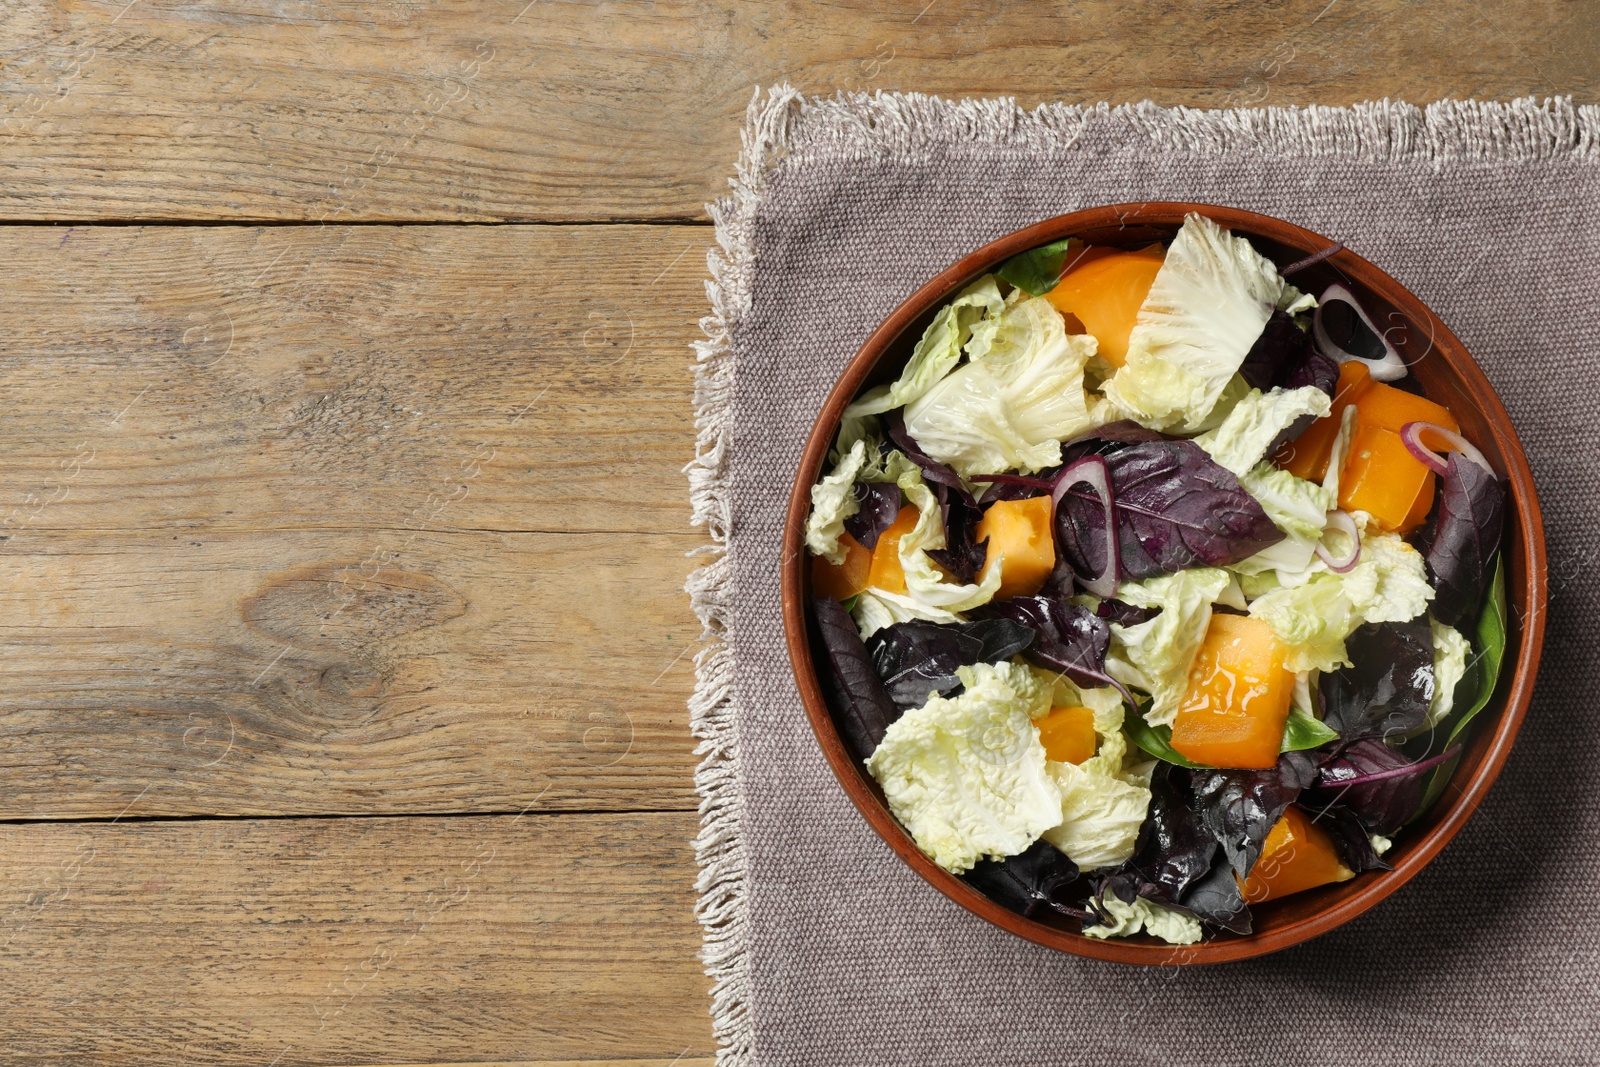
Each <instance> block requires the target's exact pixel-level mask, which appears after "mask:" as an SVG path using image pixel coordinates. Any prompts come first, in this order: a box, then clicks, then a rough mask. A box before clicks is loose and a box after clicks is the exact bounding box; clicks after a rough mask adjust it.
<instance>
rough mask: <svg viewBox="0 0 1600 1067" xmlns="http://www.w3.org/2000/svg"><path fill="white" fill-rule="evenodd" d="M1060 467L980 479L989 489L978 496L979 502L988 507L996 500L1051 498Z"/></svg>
mask: <svg viewBox="0 0 1600 1067" xmlns="http://www.w3.org/2000/svg"><path fill="white" fill-rule="evenodd" d="M1059 473H1061V468H1060V467H1052V468H1050V469H1049V470H1045V471H1040V472H1039V473H1038V474H1006V475H994V476H992V477H984V478H978V479H976V480H977V481H980V482H983V483H985V484H986V486H987V488H985V489H984V490H983V492H982V493H980V494H978V502H979V503H980V504H982V505H983V506H984V507H988V506H989V505H990V504H993V503H994V502H995V501H996V500H1031V499H1032V498H1033V497H1036V496H1049V495H1050V490H1051V489H1052V488H1054V485H1055V476H1056V475H1057V474H1059Z"/></svg>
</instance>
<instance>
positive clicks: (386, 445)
mask: <svg viewBox="0 0 1600 1067" xmlns="http://www.w3.org/2000/svg"><path fill="white" fill-rule="evenodd" d="M710 240H711V237H710V231H709V228H708V227H683V228H677V227H673V228H663V227H650V226H615V227H580V228H571V227H549V226H511V227H494V228H471V227H469V228H463V227H398V226H337V227H334V226H329V227H317V226H313V227H288V228H283V227H279V228H266V229H263V228H259V227H253V228H242V227H165V226H161V227H90V228H83V227H76V228H67V229H57V228H53V227H32V226H28V227H4V228H0V264H3V277H4V287H5V297H4V309H5V327H4V339H5V343H4V345H3V346H0V397H3V398H4V403H5V417H4V418H3V419H0V526H4V527H7V529H6V530H5V531H4V532H5V533H9V534H12V535H13V540H19V539H21V538H23V537H28V536H31V535H33V534H35V533H37V532H39V531H44V530H102V529H172V530H176V529H184V530H215V529H243V530H265V529H275V530H276V529H306V528H336V529H375V528H386V529H392V530H397V531H402V532H414V531H418V530H501V531H516V530H523V531H526V530H552V531H578V530H582V531H608V532H635V531H637V532H649V533H662V532H670V533H682V532H683V531H684V530H685V529H686V523H687V519H688V504H687V495H688V490H687V483H686V482H685V481H684V477H683V474H682V468H683V465H684V464H685V463H686V462H687V461H688V460H689V458H690V456H691V455H692V454H693V449H694V436H693V435H694V429H693V408H692V400H691V392H692V378H691V374H690V371H689V367H690V365H691V363H692V361H693V355H692V353H691V352H690V351H689V345H690V343H691V342H692V341H693V340H695V339H697V338H698V337H700V336H702V335H701V334H700V331H699V327H698V325H697V323H698V318H699V315H700V314H701V313H702V308H703V306H704V303H705V296H704V288H703V278H704V275H705V253H706V249H707V248H708V246H709V244H710Z"/></svg>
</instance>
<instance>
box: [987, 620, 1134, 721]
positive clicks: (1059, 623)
mask: <svg viewBox="0 0 1600 1067" xmlns="http://www.w3.org/2000/svg"><path fill="white" fill-rule="evenodd" d="M969 614H971V615H972V616H973V617H974V618H988V619H1012V620H1014V621H1016V622H1020V623H1021V624H1022V625H1024V626H1026V627H1027V628H1028V629H1030V630H1032V631H1033V633H1034V640H1033V645H1032V646H1031V647H1030V648H1029V649H1028V650H1027V651H1026V652H1025V653H1023V654H1024V655H1025V656H1026V657H1027V658H1028V659H1029V660H1031V661H1033V662H1034V663H1035V664H1037V665H1039V666H1041V667H1046V668H1049V669H1050V670H1056V671H1060V672H1061V673H1063V674H1065V675H1066V676H1067V677H1068V678H1070V679H1071V680H1072V681H1073V683H1074V684H1076V685H1081V686H1084V687H1086V688H1094V687H1098V686H1104V685H1109V686H1115V687H1116V688H1117V689H1118V690H1121V692H1122V697H1123V699H1124V700H1127V701H1128V702H1129V703H1132V700H1133V698H1132V697H1131V696H1130V695H1129V694H1128V691H1127V690H1126V689H1124V688H1123V686H1122V683H1120V682H1118V681H1116V680H1114V679H1113V678H1112V677H1111V676H1110V675H1109V674H1107V673H1106V649H1107V648H1109V647H1110V645H1111V627H1110V625H1109V624H1108V623H1107V622H1106V621H1105V620H1104V619H1101V618H1098V617H1096V616H1095V614H1094V613H1093V612H1091V611H1090V610H1089V609H1088V608H1085V607H1083V606H1081V605H1078V604H1074V603H1072V602H1071V601H1069V600H1064V599H1062V598H1060V597H1047V596H1015V597H1011V598H1009V599H1007V600H992V601H990V602H989V603H987V604H985V605H983V606H982V607H980V608H975V609H973V611H971V612H970V613H969Z"/></svg>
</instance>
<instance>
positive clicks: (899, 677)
mask: <svg viewBox="0 0 1600 1067" xmlns="http://www.w3.org/2000/svg"><path fill="white" fill-rule="evenodd" d="M1032 643H1033V631H1032V630H1030V629H1028V628H1027V627H1026V626H1023V625H1021V624H1020V623H1016V622H1013V621H1011V620H1010V619H981V620H978V621H976V622H962V623H936V622H920V621H912V622H897V623H895V624H894V625H893V626H886V627H884V628H883V629H882V630H879V631H878V632H877V633H875V634H873V635H872V637H871V638H870V639H869V640H868V642H867V645H868V649H869V651H870V654H871V656H872V665H873V668H874V670H875V671H876V672H877V675H878V677H879V678H880V679H882V680H883V685H884V689H885V690H886V691H887V692H888V694H889V699H891V700H893V701H894V702H895V704H897V705H899V706H900V707H902V708H920V707H921V706H922V705H923V704H926V703H927V702H928V698H929V697H930V696H932V695H933V694H934V693H938V694H940V695H944V696H948V695H950V693H951V691H952V690H954V689H955V688H956V687H957V686H959V685H960V684H961V679H960V678H958V677H956V668H957V667H967V666H971V665H972V664H974V663H998V662H1000V661H1002V660H1008V659H1010V658H1011V657H1012V656H1015V655H1016V654H1017V653H1019V652H1021V651H1022V650H1023V649H1025V648H1027V647H1028V646H1029V645H1030V644H1032Z"/></svg>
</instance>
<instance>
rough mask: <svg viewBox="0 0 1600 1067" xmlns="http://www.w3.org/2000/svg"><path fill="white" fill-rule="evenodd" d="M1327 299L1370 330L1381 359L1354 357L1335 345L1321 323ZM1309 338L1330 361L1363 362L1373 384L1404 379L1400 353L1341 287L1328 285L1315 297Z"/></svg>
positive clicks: (1359, 304) (1353, 298)
mask: <svg viewBox="0 0 1600 1067" xmlns="http://www.w3.org/2000/svg"><path fill="white" fill-rule="evenodd" d="M1330 300H1337V301H1339V302H1340V303H1344V304H1349V305H1350V309H1351V310H1352V311H1354V312H1355V313H1356V317H1357V318H1359V319H1360V320H1361V322H1362V324H1363V325H1365V326H1366V328H1367V329H1369V330H1371V331H1372V335H1373V336H1374V337H1376V338H1377V339H1378V342H1379V343H1380V344H1382V345H1383V358H1382V359H1366V358H1364V357H1362V356H1358V355H1356V354H1355V353H1354V352H1346V351H1345V350H1344V349H1343V348H1340V347H1339V346H1338V345H1337V344H1335V343H1334V341H1333V338H1331V337H1329V336H1328V329H1327V327H1326V326H1324V325H1323V323H1322V313H1323V311H1324V309H1325V308H1326V307H1327V305H1328V302H1329V301H1330ZM1311 336H1312V338H1313V339H1314V340H1315V341H1316V343H1317V350H1318V351H1319V352H1321V353H1322V354H1323V355H1325V356H1327V357H1328V358H1329V359H1336V360H1338V361H1339V362H1340V363H1349V362H1350V361H1351V360H1356V361H1358V362H1361V363H1365V364H1366V365H1367V370H1368V371H1370V372H1371V374H1372V378H1373V380H1374V381H1379V382H1392V381H1396V380H1398V379H1400V378H1404V377H1405V376H1406V361H1405V360H1403V359H1401V358H1400V353H1399V352H1397V351H1395V347H1394V345H1391V344H1390V343H1389V338H1388V335H1387V334H1385V333H1384V331H1382V330H1380V329H1378V327H1377V326H1376V325H1374V324H1373V322H1372V319H1370V318H1368V317H1367V309H1366V308H1364V307H1362V306H1361V301H1359V300H1357V299H1356V295H1355V294H1354V293H1352V292H1351V291H1350V290H1349V289H1346V288H1345V287H1344V286H1342V285H1337V284H1335V285H1330V286H1328V287H1327V288H1326V289H1324V290H1323V291H1322V295H1321V296H1320V297H1318V298H1317V310H1316V313H1315V314H1314V315H1312V317H1311Z"/></svg>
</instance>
